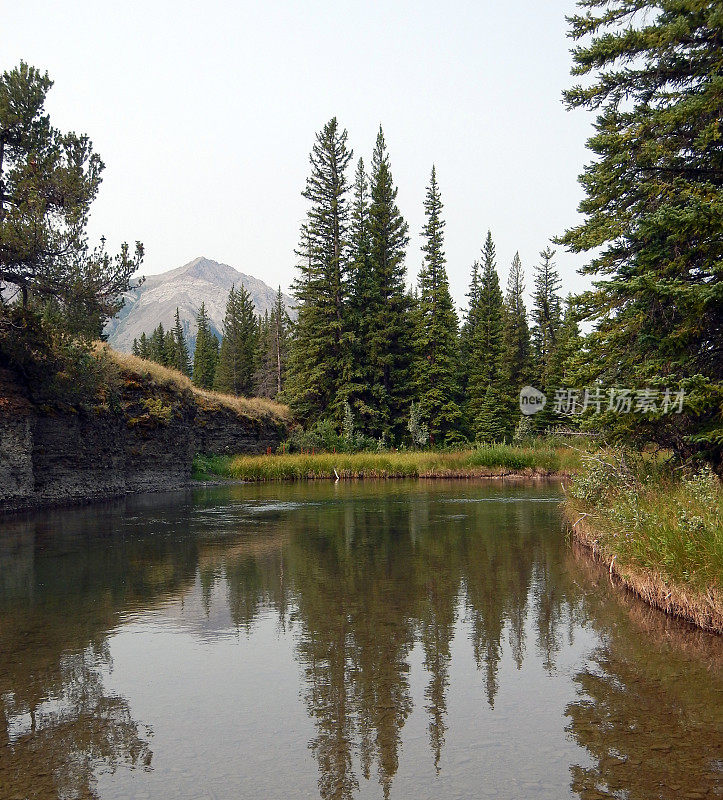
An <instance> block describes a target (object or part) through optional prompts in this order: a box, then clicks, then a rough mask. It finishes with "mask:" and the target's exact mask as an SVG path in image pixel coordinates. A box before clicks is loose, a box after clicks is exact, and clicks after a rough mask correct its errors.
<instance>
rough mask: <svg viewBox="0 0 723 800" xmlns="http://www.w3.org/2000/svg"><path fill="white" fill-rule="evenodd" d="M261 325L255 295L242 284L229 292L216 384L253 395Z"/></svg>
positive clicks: (218, 388) (227, 390) (242, 393)
mask: <svg viewBox="0 0 723 800" xmlns="http://www.w3.org/2000/svg"><path fill="white" fill-rule="evenodd" d="M257 336H258V329H257V323H256V314H255V312H254V306H253V303H252V301H251V295H249V293H248V292H247V291H246V289H245V287H244V286H243V285H242V286H240V287H239V289H238V290H236V288H235V287H234V286H232V287H231V291H230V292H229V296H228V302H227V303H226V315H225V317H224V321H223V339H222V340H221V349H220V352H219V356H218V363H217V365H216V373H215V376H214V388H215V389H216V390H218V391H219V392H225V393H227V394H235V395H243V396H246V397H248V396H250V395H252V394H253V391H254V374H255V371H256V352H257Z"/></svg>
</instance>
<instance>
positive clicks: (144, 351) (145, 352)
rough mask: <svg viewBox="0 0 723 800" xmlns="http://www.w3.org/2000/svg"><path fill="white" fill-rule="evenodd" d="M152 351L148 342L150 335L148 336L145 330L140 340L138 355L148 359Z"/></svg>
mask: <svg viewBox="0 0 723 800" xmlns="http://www.w3.org/2000/svg"><path fill="white" fill-rule="evenodd" d="M149 352H150V346H149V344H148V337H147V336H146V333H145V331H144V332H143V333H142V334H141V338H140V339H139V340H138V355H139V356H140V357H141V358H145V359H148V358H149Z"/></svg>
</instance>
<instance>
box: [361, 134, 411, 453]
mask: <svg viewBox="0 0 723 800" xmlns="http://www.w3.org/2000/svg"><path fill="white" fill-rule="evenodd" d="M396 199H397V188H396V186H395V185H394V180H393V178H392V171H391V166H390V163H389V155H388V153H387V147H386V143H385V141H384V133H383V131H382V129H381V127H380V128H379V133H378V134H377V141H376V145H375V148H374V154H373V156H372V169H371V202H370V205H369V239H370V257H371V265H372V276H373V296H372V298H371V302H370V323H371V325H370V331H369V341H368V347H369V365H370V375H371V380H372V392H371V397H370V407H371V409H370V415H369V423H368V425H369V433H371V435H373V436H379V437H381V436H388V435H394V436H401V435H403V434H404V429H405V424H404V423H405V418H406V415H407V412H408V408H409V404H410V402H411V400H412V382H411V374H410V368H411V352H410V347H409V343H410V342H409V340H410V319H409V300H408V298H407V294H406V289H405V277H406V269H405V266H404V257H405V248H406V246H407V244H408V242H409V236H408V233H407V232H408V225H407V223H406V222H405V221H404V218H403V217H402V214H401V212H400V210H399V207H398V206H397V202H396Z"/></svg>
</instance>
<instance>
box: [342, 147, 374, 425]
mask: <svg viewBox="0 0 723 800" xmlns="http://www.w3.org/2000/svg"><path fill="white" fill-rule="evenodd" d="M349 245H350V269H349V278H348V289H347V295H348V304H347V311H346V317H345V319H346V325H345V330H344V334H345V341H346V345H347V346H346V365H345V367H346V368H345V375H344V384H345V395H346V397H347V400H348V402H349V404H350V405H351V407H352V410H353V411H354V412H355V413H356V414H357V416H358V418H359V421H360V426H361V429H362V430H363V431H365V432H367V433H368V432H369V430H370V424H369V422H370V420H371V419H373V418H374V407H375V406H374V401H373V399H372V395H373V392H372V390H373V373H372V369H371V363H370V359H369V340H370V337H371V331H372V327H373V325H374V316H375V307H376V304H377V300H378V297H377V291H376V283H375V281H374V277H375V276H374V272H373V267H372V259H371V236H370V231H369V180H368V177H367V174H366V170H365V167H364V160H363V159H361V158H360V159H359V161H358V162H357V169H356V174H355V177H354V187H353V202H352V211H351V224H350V229H349Z"/></svg>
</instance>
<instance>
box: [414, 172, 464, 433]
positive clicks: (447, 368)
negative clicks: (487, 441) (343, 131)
mask: <svg viewBox="0 0 723 800" xmlns="http://www.w3.org/2000/svg"><path fill="white" fill-rule="evenodd" d="M442 208H443V205H442V199H441V197H440V193H439V186H438V184H437V173H436V170H435V168H434V167H432V174H431V177H430V181H429V186H428V188H427V196H426V199H425V201H424V212H425V214H426V217H427V221H426V223H425V224H424V227H423V228H422V237H423V239H424V244H423V245H422V251H423V252H424V263H423V266H422V269H421V271H420V273H419V303H418V310H417V313H416V315H415V316H416V320H417V324H416V342H415V345H416V348H415V349H416V363H415V380H416V387H415V389H416V395H417V397H418V398H419V407H420V412H421V415H422V417H423V418H424V419H425V420H426V421H427V425H428V428H429V436H430V442H431V443H432V444H435V443H436V442H443V441H444V440H445V437H449V436H450V435H451V434H452V433H457V432H459V430H460V428H461V425H462V413H461V411H460V408H459V405H458V403H457V399H458V396H459V384H458V372H459V370H458V366H459V365H458V349H457V344H458V343H457V336H458V327H459V321H458V320H457V314H456V313H455V310H454V306H453V305H452V298H451V296H450V293H449V281H448V279H447V269H446V257H445V253H444V225H445V222H444V220H443V219H442Z"/></svg>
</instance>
